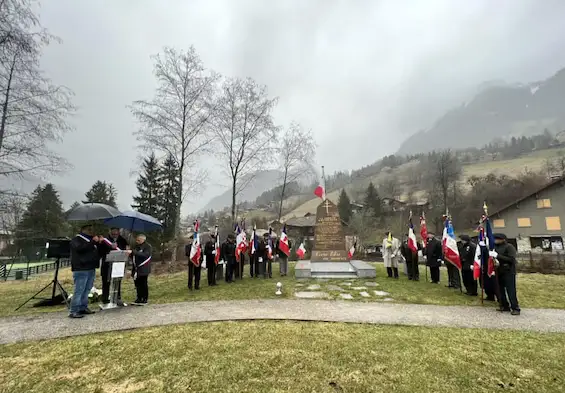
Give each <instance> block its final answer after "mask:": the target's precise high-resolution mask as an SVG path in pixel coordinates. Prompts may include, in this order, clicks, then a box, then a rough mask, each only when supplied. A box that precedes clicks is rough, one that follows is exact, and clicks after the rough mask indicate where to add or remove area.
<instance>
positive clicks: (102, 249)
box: [98, 235, 128, 263]
mask: <svg viewBox="0 0 565 393" xmlns="http://www.w3.org/2000/svg"><path fill="white" fill-rule="evenodd" d="M105 238H106V239H108V240H109V241H110V242H112V243H116V245H117V246H118V248H119V249H120V250H125V249H126V248H127V246H128V241H127V240H126V239H125V238H124V237H123V236H122V235H119V236H118V238H117V239H116V241H114V239H112V238H111V237H110V235H108V236H106V237H105ZM112 250H113V248H112V246H110V245H109V244H108V243H106V242H100V244H99V245H98V252H99V253H100V256H101V257H102V263H104V262H106V257H107V256H108V254H109V253H110V251H112Z"/></svg>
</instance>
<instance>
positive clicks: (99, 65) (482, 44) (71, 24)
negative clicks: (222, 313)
mask: <svg viewBox="0 0 565 393" xmlns="http://www.w3.org/2000/svg"><path fill="white" fill-rule="evenodd" d="M563 15H565V1H562V0H495V1H492V0H474V1H463V0H355V1H354V0H341V1H340V0H284V1H283V0H280V1H268V0H203V1H196V0H190V1H188V0H176V1H173V0H159V1H157V0H97V1H77V0H51V1H46V0H45V1H44V2H43V5H42V8H41V20H42V23H43V25H44V26H45V27H46V28H48V29H49V30H50V31H51V32H52V33H53V34H55V35H57V36H59V37H60V38H61V39H62V40H63V43H62V44H60V45H56V44H54V45H52V46H50V47H49V48H48V49H47V50H46V52H45V56H44V59H43V65H44V68H45V70H46V72H47V73H48V75H49V76H50V77H51V78H52V79H53V80H54V81H55V82H56V83H59V84H64V85H66V86H68V87H70V88H71V89H72V90H73V91H74V92H75V94H76V96H75V102H76V105H77V106H78V107H79V111H78V113H77V115H76V117H75V118H74V119H73V123H74V125H75V126H76V131H75V132H74V133H73V134H72V135H68V136H67V137H66V138H65V141H64V143H63V144H62V145H61V146H59V150H60V151H61V152H62V154H63V155H64V156H65V157H66V158H67V159H68V160H69V161H70V162H71V163H72V164H73V165H74V169H73V170H72V171H70V172H69V173H68V174H67V175H66V176H64V177H62V178H60V179H47V180H54V182H55V183H56V184H59V185H61V186H65V187H68V188H74V189H78V190H79V191H86V190H87V189H88V188H89V187H90V185H91V184H92V183H93V182H94V181H95V180H98V179H100V180H107V181H109V182H112V183H113V184H114V185H115V186H116V187H117V189H118V192H119V204H120V207H122V208H126V207H129V204H130V202H131V196H132V194H134V193H135V186H134V181H135V178H134V176H132V175H131V174H130V172H131V170H132V169H135V164H136V157H137V156H138V154H139V153H138V151H137V150H136V145H137V141H136V140H135V138H134V137H133V136H132V133H133V132H134V131H135V130H136V124H135V122H134V120H133V118H132V116H131V114H130V112H129V110H128V109H127V108H126V105H128V104H130V103H131V102H132V101H133V100H136V99H150V98H151V97H152V95H153V91H154V88H155V81H154V78H153V76H152V62H151V60H150V58H149V57H150V55H152V54H156V53H158V52H159V51H160V50H161V49H162V47H163V46H173V47H175V48H178V49H185V48H188V46H189V45H191V44H192V45H194V46H195V47H196V49H197V51H198V52H199V53H200V55H201V57H202V60H203V61H204V63H205V65H206V66H207V67H209V68H211V69H214V70H216V71H218V72H220V73H222V74H224V75H229V76H241V77H247V76H249V77H252V78H255V79H256V80H257V81H258V82H260V83H262V84H266V85H267V86H268V87H269V91H270V92H271V93H272V95H274V96H279V97H280V103H279V106H278V108H277V110H276V121H277V122H278V123H279V124H281V125H285V124H288V123H289V122H290V121H291V120H296V121H298V122H300V123H302V124H303V125H304V126H306V127H308V128H311V129H312V130H313V132H314V135H315V138H316V142H317V144H318V152H317V159H318V163H319V164H320V165H325V166H326V168H328V170H329V171H330V172H333V171H334V170H337V169H353V168H358V167H360V166H362V165H367V164H369V163H372V162H374V161H375V160H376V159H378V158H379V157H381V156H382V155H385V154H392V153H394V151H395V150H396V149H397V148H398V146H399V144H400V143H401V142H402V140H403V139H404V138H406V136H408V135H409V134H410V133H413V132H416V131H417V130H418V129H423V128H427V127H429V126H430V125H431V123H432V122H433V121H434V120H435V119H436V118H437V117H438V116H439V115H441V114H442V113H443V112H444V111H445V110H446V109H448V108H449V107H451V106H453V105H458V104H460V103H461V102H462V101H464V100H465V99H466V98H467V97H469V96H470V95H471V94H472V93H473V92H474V91H475V89H476V87H477V85H478V84H479V83H481V82H483V81H486V80H495V79H502V80H506V81H509V82H516V81H522V82H528V81H535V80H538V79H543V78H546V77H548V76H550V75H551V74H553V73H554V72H555V71H557V70H558V69H559V68H562V67H565V51H564V50H563V48H565V23H563ZM203 165H206V166H210V181H209V187H208V188H207V189H206V190H205V191H204V193H203V195H202V196H201V197H200V198H190V197H189V200H188V201H187V203H186V206H185V207H184V209H183V210H184V211H185V212H186V211H196V209H197V208H199V207H202V206H203V205H204V204H205V202H206V201H207V200H208V199H209V198H210V197H212V196H214V195H216V194H218V193H220V192H221V191H223V189H222V188H221V186H220V185H219V184H220V183H221V182H222V180H223V179H222V178H221V174H220V173H219V172H216V170H215V169H214V168H213V167H212V166H211V165H210V163H209V162H204V163H203ZM224 183H225V182H224Z"/></svg>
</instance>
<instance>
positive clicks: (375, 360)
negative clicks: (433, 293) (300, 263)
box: [0, 321, 565, 393]
mask: <svg viewBox="0 0 565 393" xmlns="http://www.w3.org/2000/svg"><path fill="white" fill-rule="evenodd" d="M563 348H565V335H564V334H534V333H524V332H516V331H497V330H476V329H454V328H423V327H399V326H373V325H357V324H339V323H306V322H281V321H277V322H271V321H269V322H265V321H255V322H221V323H220V322H218V323H194V324H187V325H181V326H167V327H160V328H151V329H143V330H135V331H126V332H112V333H103V334H96V335H88V336H81V337H73V338H69V339H61V340H50V341H41V342H33V343H21V344H12V345H4V346H0V357H1V358H2V369H1V371H0V391H2V392H29V393H78V392H89V393H91V392H92V393H110V392H112V393H113V392H115V393H118V392H119V393H126V392H127V393H134V392H135V393H142V392H144V393H165V392H206V393H214V392H222V393H230V392H232V393H259V392H260V393H264V392H269V393H276V392H293V393H294V392H296V393H299V392H328V393H330V392H331V393H335V392H340V393H371V392H375V393H377V392H398V393H414V392H418V393H432V392H433V393H461V392H475V393H487V392H488V393H491V392H497V391H505V390H508V391H511V392H523V393H531V392H536V393H550V392H562V391H563V383H564V381H565V380H564V376H565V363H564V362H563Z"/></svg>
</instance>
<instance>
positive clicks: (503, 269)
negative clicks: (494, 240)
mask: <svg viewBox="0 0 565 393" xmlns="http://www.w3.org/2000/svg"><path fill="white" fill-rule="evenodd" d="M494 250H495V251H496V252H497V253H498V256H497V257H496V259H498V262H499V263H500V265H499V267H498V272H499V273H500V274H508V273H510V274H516V249H515V248H514V246H513V245H512V244H510V243H501V244H495V245H494Z"/></svg>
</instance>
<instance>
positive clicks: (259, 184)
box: [201, 170, 282, 212]
mask: <svg viewBox="0 0 565 393" xmlns="http://www.w3.org/2000/svg"><path fill="white" fill-rule="evenodd" d="M281 175H282V173H281V172H280V171H277V170H267V171H261V172H258V173H257V174H256V176H255V178H254V179H253V180H252V181H251V182H250V183H249V184H248V185H247V187H246V188H245V189H244V190H242V191H241V192H240V193H239V195H238V196H237V202H238V203H240V202H254V201H255V199H257V197H258V196H260V195H261V194H262V193H263V192H265V191H268V190H270V189H272V188H273V187H276V186H277V185H279V183H280V179H281ZM227 183H229V182H227ZM231 193H232V190H231V188H229V189H228V190H226V191H225V192H224V193H222V194H220V195H218V196H216V197H214V198H212V199H210V201H209V202H208V203H207V204H206V206H204V207H203V208H202V209H201V212H203V211H205V210H210V209H213V210H222V209H223V208H225V207H228V206H231V202H232V200H231V198H232V195H231Z"/></svg>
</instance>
